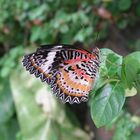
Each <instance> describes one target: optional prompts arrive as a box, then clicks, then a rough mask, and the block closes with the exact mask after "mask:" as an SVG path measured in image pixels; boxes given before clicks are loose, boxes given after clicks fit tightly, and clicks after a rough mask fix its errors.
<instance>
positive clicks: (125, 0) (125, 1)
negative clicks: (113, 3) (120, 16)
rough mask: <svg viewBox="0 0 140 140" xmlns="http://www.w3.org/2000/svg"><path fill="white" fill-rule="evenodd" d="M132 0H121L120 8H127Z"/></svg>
mask: <svg viewBox="0 0 140 140" xmlns="http://www.w3.org/2000/svg"><path fill="white" fill-rule="evenodd" d="M131 3H132V2H131V0H119V3H118V6H119V9H120V10H122V11H123V10H127V9H129V8H130V6H131Z"/></svg>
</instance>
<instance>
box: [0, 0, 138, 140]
mask: <svg viewBox="0 0 140 140" xmlns="http://www.w3.org/2000/svg"><path fill="white" fill-rule="evenodd" d="M139 25H140V1H139V0H116V1H115V0H83V1H80V0H73V1H72V0H71V1H69V0H0V140H109V139H113V140H139V139H140V127H139V126H140V118H139V115H140V110H139V107H140V102H139V101H140V97H139V94H137V95H136V96H134V97H132V98H130V99H127V100H126V103H125V106H124V110H123V111H122V112H121V113H120V118H119V119H118V120H117V119H115V120H114V121H113V122H112V123H111V124H109V123H108V124H109V125H107V126H106V127H102V128H96V127H95V125H94V123H93V121H92V119H93V120H94V115H93V118H92V119H91V116H92V115H90V113H91V114H92V111H91V112H90V111H89V108H88V106H90V103H88V104H80V105H71V106H70V105H63V104H61V103H60V101H59V100H57V99H56V98H55V97H54V96H53V95H52V94H51V93H50V92H51V90H50V89H49V87H47V85H46V84H45V83H41V82H40V80H38V79H36V78H34V77H33V76H30V75H29V74H28V73H27V72H26V71H25V69H23V67H22V64H21V60H22V57H23V55H24V54H28V53H30V52H33V51H34V50H36V48H37V47H39V45H40V44H54V43H62V44H75V45H78V46H79V47H80V46H84V47H85V48H86V49H88V50H90V49H91V48H92V47H93V46H94V45H95V44H96V45H98V46H99V48H109V49H110V50H113V51H115V52H116V53H114V54H115V55H113V56H109V57H108V58H111V61H112V62H113V63H115V62H116V64H120V61H119V62H118V61H116V59H117V60H121V59H122V58H120V57H118V55H117V54H119V55H120V56H126V55H128V54H131V53H132V52H134V51H140V26H139ZM134 56H136V55H134ZM136 58H139V53H138V54H137V56H136ZM139 59H140V58H139ZM137 60H138V59H137ZM129 62H130V60H129V59H125V61H124V63H125V64H131V63H129ZM137 64H140V62H139V61H138V63H137ZM107 65H108V66H109V67H110V63H109V64H107ZM128 67H129V65H128ZM131 68H133V66H132V67H131ZM110 69H111V70H112V71H115V69H117V67H115V69H114V67H113V68H112V67H110ZM137 69H139V70H137V73H138V75H137V76H136V75H135V77H137V83H138V84H137V83H136V84H137V85H136V89H137V91H140V80H139V79H140V68H138V67H137ZM131 70H132V69H131ZM112 71H111V73H110V74H111V75H113V74H114V73H113V74H112ZM124 71H125V70H124ZM132 73H133V72H132ZM102 75H103V74H102ZM113 76H116V75H113ZM130 92H131V93H132V92H133V94H135V89H134V90H133V91H132V90H131V91H130ZM128 94H129V93H128ZM127 96H130V95H127ZM91 102H92V101H91ZM123 104H124V98H122V106H123ZM93 110H94V109H93ZM93 114H94V112H93ZM116 120H117V121H116ZM94 121H95V124H96V125H97V122H96V120H94ZM98 126H101V125H100V124H99V125H98Z"/></svg>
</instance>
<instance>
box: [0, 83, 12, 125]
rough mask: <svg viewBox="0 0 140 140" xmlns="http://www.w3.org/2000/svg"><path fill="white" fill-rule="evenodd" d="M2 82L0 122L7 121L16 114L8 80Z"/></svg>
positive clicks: (0, 86)
mask: <svg viewBox="0 0 140 140" xmlns="http://www.w3.org/2000/svg"><path fill="white" fill-rule="evenodd" d="M2 83H3V84H0V124H1V123H5V122H7V121H8V120H9V119H10V118H11V117H12V115H13V114H14V103H13V98H12V95H11V90H10V87H9V82H8V81H3V82H2Z"/></svg>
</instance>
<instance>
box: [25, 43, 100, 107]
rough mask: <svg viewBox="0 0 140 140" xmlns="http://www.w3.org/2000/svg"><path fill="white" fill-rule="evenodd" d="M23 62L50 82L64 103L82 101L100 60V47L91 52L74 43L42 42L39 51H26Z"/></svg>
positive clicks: (86, 95) (31, 71)
mask: <svg viewBox="0 0 140 140" xmlns="http://www.w3.org/2000/svg"><path fill="white" fill-rule="evenodd" d="M22 62H23V66H24V67H25V68H26V70H27V71H29V72H30V74H34V75H35V76H36V77H39V78H40V79H41V81H42V82H46V83H47V84H48V85H50V87H51V89H52V91H53V93H54V94H55V95H56V97H58V98H60V99H61V100H62V102H63V103H66V102H68V103H70V104H73V103H77V104H79V103H81V102H86V101H87V100H88V94H89V92H90V91H91V90H92V85H93V83H94V82H95V78H96V75H97V72H98V69H99V64H100V50H99V49H98V48H94V49H93V51H92V52H89V51H87V50H85V49H83V48H78V47H75V46H72V45H64V44H63V45H41V47H40V48H38V49H37V50H36V52H34V53H31V54H28V55H25V56H24V58H23V60H22Z"/></svg>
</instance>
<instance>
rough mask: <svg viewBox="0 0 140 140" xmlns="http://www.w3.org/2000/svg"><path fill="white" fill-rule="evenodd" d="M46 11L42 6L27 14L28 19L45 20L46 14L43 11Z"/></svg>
mask: <svg viewBox="0 0 140 140" xmlns="http://www.w3.org/2000/svg"><path fill="white" fill-rule="evenodd" d="M47 9H48V7H47V5H45V4H43V5H40V6H38V7H36V8H34V9H32V10H30V12H29V19H30V20H33V19H36V18H39V19H42V18H45V16H46V14H45V11H46V10H47Z"/></svg>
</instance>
